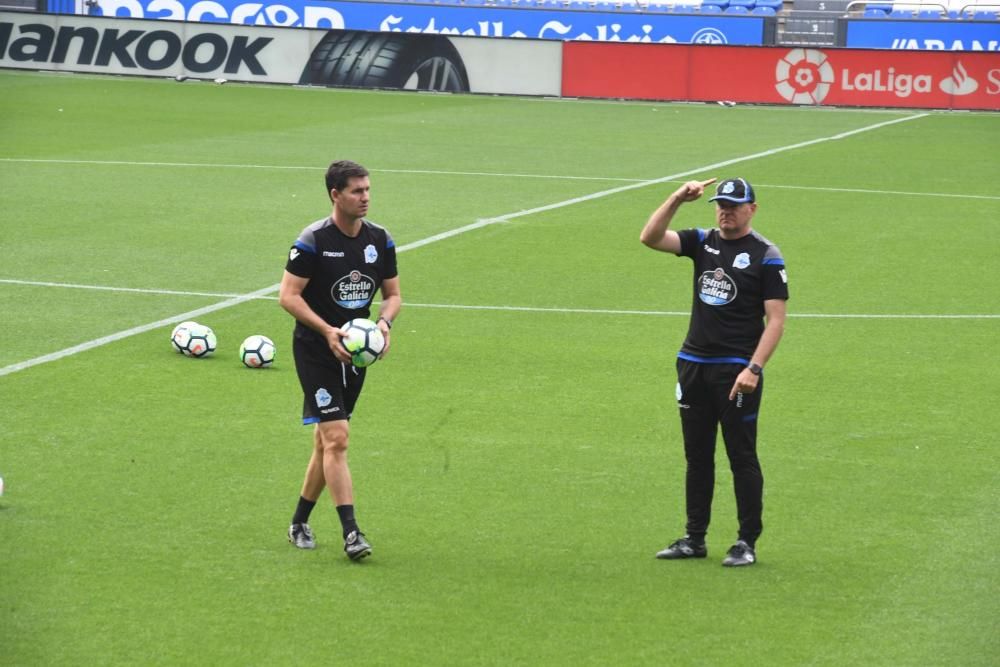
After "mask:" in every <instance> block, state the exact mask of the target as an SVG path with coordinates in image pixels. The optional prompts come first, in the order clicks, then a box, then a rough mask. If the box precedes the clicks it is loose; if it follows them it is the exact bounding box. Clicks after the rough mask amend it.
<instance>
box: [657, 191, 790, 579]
mask: <svg viewBox="0 0 1000 667" xmlns="http://www.w3.org/2000/svg"><path fill="white" fill-rule="evenodd" d="M715 180H716V179H714V178H712V179H709V180H707V181H688V182H687V183H685V184H684V185H682V186H681V187H680V188H678V189H677V191H676V192H674V193H673V194H672V195H670V196H669V197H668V198H667V200H666V201H665V202H663V204H662V205H661V206H660V207H659V208H658V209H656V210H655V211H654V212H653V214H652V215H651V216H650V217H649V221H648V222H647V223H646V226H645V227H644V228H643V230H642V234H641V235H640V237H639V238H640V240H641V241H642V243H643V244H644V245H646V246H647V247H649V248H652V249H653V250H659V251H662V252H668V253H673V254H674V255H678V256H684V257H689V258H691V259H692V260H693V261H694V299H693V300H692V306H691V322H690V325H689V327H688V333H687V337H686V338H685V339H684V344H683V345H682V346H681V351H680V353H678V355H677V405H678V407H679V408H680V415H681V429H682V431H683V434H684V455H685V458H686V459H687V475H686V504H687V534H686V535H684V537H682V538H680V539H678V540H676V541H675V542H674V543H673V544H671V545H670V546H668V547H667V548H665V549H663V550H662V551H660V552H659V553H657V554H656V557H657V558H664V559H670V560H674V559H682V558H704V557H706V556H707V555H708V548H707V547H706V545H705V535H706V534H707V533H708V524H709V520H710V518H711V511H712V492H713V490H714V488H715V440H716V432H717V430H718V427H719V425H720V424H721V426H722V438H723V440H724V441H725V444H726V454H727V455H728V457H729V465H730V467H731V469H732V471H733V485H734V486H735V490H736V507H737V514H738V519H739V533H738V539H737V541H736V543H735V544H734V545H733V546H732V547H731V548H730V549H729V552H728V553H727V554H726V557H725V559H724V560H723V561H722V564H723V565H726V566H730V567H736V566H745V565H753V564H754V563H755V562H756V561H757V552H756V543H757V538H758V537H759V536H760V533H761V531H762V529H763V524H762V522H761V514H762V509H763V492H764V477H763V475H762V474H761V470H760V462H759V461H758V459H757V417H758V411H759V409H760V399H761V394H762V392H763V389H764V366H766V365H767V362H768V359H770V358H771V355H772V354H773V353H774V350H775V348H776V347H777V346H778V341H779V340H781V334H782V332H783V331H784V326H785V312H786V309H785V302H786V301H787V300H788V278H787V275H786V273H785V260H784V259H783V258H782V256H781V252H780V251H779V250H778V247H777V246H776V245H774V244H773V243H771V242H770V241H768V240H767V239H765V238H764V237H763V236H761V235H760V234H758V233H757V232H755V231H754V230H753V229H752V228H751V226H750V221H751V220H752V219H753V216H754V214H755V213H756V212H757V203H756V197H755V195H754V191H753V188H752V187H751V186H750V184H749V183H748V182H747V181H746V180H745V179H742V178H730V179H726V180H724V181H722V182H721V183H719V185H718V187H717V188H716V191H715V196H714V197H712V198H711V200H710V201H714V202H715V221H716V229H711V230H703V229H684V230H681V231H679V232H676V231H673V230H671V229H670V228H669V227H670V222H671V220H673V217H674V215H675V214H676V213H677V211H678V209H680V207H681V205H682V204H685V203H687V202H693V201H696V200H698V199H700V198H701V196H702V195H703V194H704V192H705V187H706V186H708V185H711V184H712V183H715Z"/></svg>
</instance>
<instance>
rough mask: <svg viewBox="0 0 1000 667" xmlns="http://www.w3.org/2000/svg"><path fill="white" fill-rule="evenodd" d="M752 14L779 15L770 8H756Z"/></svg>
mask: <svg viewBox="0 0 1000 667" xmlns="http://www.w3.org/2000/svg"><path fill="white" fill-rule="evenodd" d="M750 13H751V14H753V15H754V16H774V15H775V14H777V12H776V11H774V10H773V9H772V8H770V7H754V8H753V9H751V10H750Z"/></svg>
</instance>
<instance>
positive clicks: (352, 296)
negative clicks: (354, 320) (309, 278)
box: [330, 271, 375, 310]
mask: <svg viewBox="0 0 1000 667" xmlns="http://www.w3.org/2000/svg"><path fill="white" fill-rule="evenodd" d="M374 296H375V279H374V278H372V277H371V276H366V275H365V274H363V273H361V272H360V271H351V272H350V273H349V274H347V275H346V276H344V277H343V278H341V279H340V280H338V281H337V282H335V283H334V284H333V287H331V288H330V297H331V298H332V299H333V300H334V301H335V302H336V303H337V305H338V306H341V307H343V308H349V309H352V310H353V309H355V308H364V307H365V306H367V305H368V304H370V303H371V302H372V298H373V297H374Z"/></svg>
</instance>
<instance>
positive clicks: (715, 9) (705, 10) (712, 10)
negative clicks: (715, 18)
mask: <svg viewBox="0 0 1000 667" xmlns="http://www.w3.org/2000/svg"><path fill="white" fill-rule="evenodd" d="M701 13H702V14H721V13H722V7H720V6H719V5H713V4H705V3H704V2H703V3H701Z"/></svg>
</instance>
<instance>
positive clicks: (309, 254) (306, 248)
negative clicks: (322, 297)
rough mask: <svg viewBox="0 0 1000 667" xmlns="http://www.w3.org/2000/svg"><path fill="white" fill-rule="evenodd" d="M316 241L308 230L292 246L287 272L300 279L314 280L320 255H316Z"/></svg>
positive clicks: (286, 266)
mask: <svg viewBox="0 0 1000 667" xmlns="http://www.w3.org/2000/svg"><path fill="white" fill-rule="evenodd" d="M315 244H316V241H315V239H314V237H313V235H312V233H311V232H309V231H308V230H306V231H304V232H302V234H301V235H300V236H299V238H297V239H296V240H295V243H293V244H292V247H291V249H290V250H289V251H288V261H287V262H285V271H288V272H289V273H291V274H292V275H296V276H298V277H300V278H312V277H313V274H314V273H315V272H316V264H317V260H318V258H319V255H317V253H316V245H315Z"/></svg>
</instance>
